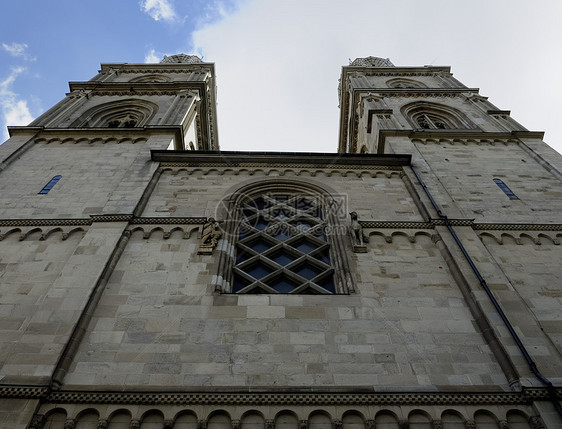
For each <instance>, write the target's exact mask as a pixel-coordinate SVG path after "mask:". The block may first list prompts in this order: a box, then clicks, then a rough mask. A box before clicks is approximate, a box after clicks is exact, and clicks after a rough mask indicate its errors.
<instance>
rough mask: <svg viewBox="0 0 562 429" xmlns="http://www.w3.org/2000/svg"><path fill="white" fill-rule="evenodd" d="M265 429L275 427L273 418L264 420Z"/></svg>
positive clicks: (273, 428)
mask: <svg viewBox="0 0 562 429" xmlns="http://www.w3.org/2000/svg"><path fill="white" fill-rule="evenodd" d="M265 429H275V420H270V419H268V420H266V421H265Z"/></svg>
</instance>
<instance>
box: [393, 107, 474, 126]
mask: <svg viewBox="0 0 562 429" xmlns="http://www.w3.org/2000/svg"><path fill="white" fill-rule="evenodd" d="M402 113H403V114H404V116H406V118H408V120H409V121H410V123H411V124H412V127H413V128H415V129H423V130H452V129H474V128H475V127H474V125H472V123H471V122H470V121H469V120H468V118H466V116H465V115H463V114H462V113H461V112H458V111H457V110H455V109H453V108H450V107H448V106H445V105H440V104H435V103H427V102H416V103H412V104H408V105H406V106H404V107H403V108H402Z"/></svg>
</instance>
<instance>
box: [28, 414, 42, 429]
mask: <svg viewBox="0 0 562 429" xmlns="http://www.w3.org/2000/svg"><path fill="white" fill-rule="evenodd" d="M43 423H45V414H35V415H34V416H33V418H32V419H31V423H30V424H29V429H40V428H42V427H43Z"/></svg>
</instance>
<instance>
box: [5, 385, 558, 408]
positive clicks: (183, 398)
mask: <svg viewBox="0 0 562 429" xmlns="http://www.w3.org/2000/svg"><path fill="white" fill-rule="evenodd" d="M215 390H216V391H218V392H215V393H211V392H204V391H203V392H173V391H171V392H170V391H166V392H164V391H92V389H88V390H68V391H67V390H60V391H49V390H48V389H47V388H44V387H34V386H0V397H2V398H20V399H24V398H25V399H38V398H43V401H44V402H47V403H56V404H70V403H81V404H85V403H97V404H139V405H140V404H146V405H253V406H256V405H315V406H317V405H516V404H529V403H531V402H532V401H535V400H547V399H548V393H547V391H546V389H539V388H532V389H524V390H523V391H521V392H479V391H470V390H468V391H464V392H450V393H448V392H447V393H445V392H405V393H395V392H373V391H372V390H370V389H336V391H334V392H322V391H318V392H315V391H313V390H309V391H300V392H299V391H292V392H291V391H290V390H289V389H283V390H284V391H279V392H275V391H273V392H272V391H270V390H269V391H268V390H266V389H263V391H260V390H261V389H256V390H257V391H255V392H249V391H235V390H234V389H233V390H230V391H229V390H225V391H221V390H222V389H220V388H216V389H215ZM559 390H560V389H559Z"/></svg>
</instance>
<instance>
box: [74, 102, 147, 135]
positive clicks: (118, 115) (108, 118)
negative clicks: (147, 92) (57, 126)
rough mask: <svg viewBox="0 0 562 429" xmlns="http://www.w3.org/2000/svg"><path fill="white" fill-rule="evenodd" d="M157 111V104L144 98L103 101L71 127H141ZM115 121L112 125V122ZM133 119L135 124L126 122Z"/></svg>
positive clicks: (81, 116)
mask: <svg viewBox="0 0 562 429" xmlns="http://www.w3.org/2000/svg"><path fill="white" fill-rule="evenodd" d="M156 112H158V105H156V104H154V103H151V102H149V101H146V100H139V99H128V100H121V101H114V102H110V103H104V104H101V105H98V106H95V107H92V108H91V109H90V110H88V111H86V112H85V113H84V114H82V115H80V118H79V119H77V120H76V121H74V122H73V123H72V125H71V127H91V128H101V127H108V128H122V127H127V128H131V127H142V126H144V125H145V124H146V123H148V121H150V119H151V118H152V117H153V116H154V115H155V114H156ZM113 121H116V122H117V123H114V124H113V125H112V122H113ZM128 121H134V122H135V124H134V125H132V124H127V122H128Z"/></svg>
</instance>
